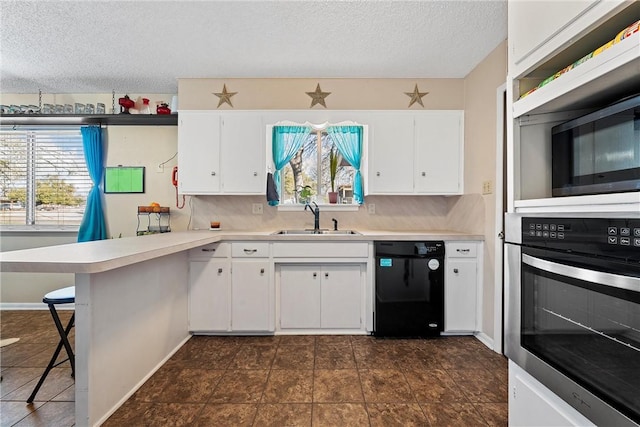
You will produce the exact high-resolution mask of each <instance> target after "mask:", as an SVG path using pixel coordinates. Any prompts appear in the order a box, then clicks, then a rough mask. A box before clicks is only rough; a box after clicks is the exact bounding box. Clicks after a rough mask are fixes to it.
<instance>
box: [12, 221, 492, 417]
mask: <svg viewBox="0 0 640 427" xmlns="http://www.w3.org/2000/svg"><path fill="white" fill-rule="evenodd" d="M359 231H360V230H359ZM272 233H273V232H272V231H258V232H249V231H245V232H239V231H227V232H224V233H220V232H216V233H212V232H210V231H185V232H171V233H164V234H157V235H150V236H140V237H129V238H122V239H111V240H103V241H97V242H86V243H76V244H69V245H61V246H53V247H43V248H36V249H27V250H19V251H12V252H3V253H0V267H1V268H2V270H3V271H6V272H30V273H74V274H75V285H76V302H75V310H76V331H75V351H76V378H75V382H76V425H78V426H93V425H99V424H101V423H102V422H104V421H105V420H106V419H107V418H108V417H109V416H110V415H111V414H112V413H113V412H114V411H115V410H116V409H117V408H118V407H119V406H120V405H121V404H122V403H124V402H125V401H126V400H127V399H128V398H129V397H130V396H131V395H132V394H133V392H135V390H136V389H138V388H139V387H140V386H141V385H142V384H143V383H144V382H145V381H146V380H147V379H148V378H149V377H150V376H151V375H152V374H153V373H154V372H155V371H156V370H157V369H158V368H159V367H160V366H162V364H163V363H164V362H165V361H166V360H168V358H169V357H171V355H172V354H173V353H175V351H177V350H178V349H179V348H180V347H181V346H182V345H183V344H184V343H185V342H186V341H187V340H188V339H189V337H190V332H189V308H188V307H189V304H188V293H189V251H190V250H191V249H194V248H199V247H203V246H206V245H210V244H213V243H216V242H218V241H244V242H251V241H263V242H266V243H267V244H268V243H269V242H281V241H307V242H309V241H318V242H319V241H329V242H335V243H336V244H339V242H343V241H349V242H368V243H372V242H373V241H375V240H413V241H415V240H445V241H467V242H470V241H481V240H482V239H483V237H482V236H479V235H470V234H466V233H460V232H455V231H435V232H409V231H407V232H397V231H395V232H391V231H389V232H386V231H375V232H365V231H360V233H361V234H357V235H331V234H328V235H314V236H308V235H293V234H289V235H274V234H272ZM479 277H481V275H479ZM25 286H28V284H25Z"/></svg>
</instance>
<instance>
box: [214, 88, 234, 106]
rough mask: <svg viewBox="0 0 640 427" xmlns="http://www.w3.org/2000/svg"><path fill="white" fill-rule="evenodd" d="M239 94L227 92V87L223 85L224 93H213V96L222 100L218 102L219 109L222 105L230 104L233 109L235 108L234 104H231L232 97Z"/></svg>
mask: <svg viewBox="0 0 640 427" xmlns="http://www.w3.org/2000/svg"><path fill="white" fill-rule="evenodd" d="M237 93H238V92H227V85H226V84H224V85H222V92H221V93H220V92H218V93H216V92H213V94H214V95H215V96H217V97H218V98H220V101H218V107H217V108H220V106H221V105H222V104H229V105H230V106H231V108H233V104H232V103H231V97H232V96H234V95H235V94H237Z"/></svg>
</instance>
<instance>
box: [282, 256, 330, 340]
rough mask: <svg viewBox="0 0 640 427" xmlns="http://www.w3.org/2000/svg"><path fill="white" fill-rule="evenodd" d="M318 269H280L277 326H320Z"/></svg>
mask: <svg viewBox="0 0 640 427" xmlns="http://www.w3.org/2000/svg"><path fill="white" fill-rule="evenodd" d="M320 280H321V272H320V266H312V265H283V266H282V267H280V327H281V328H283V329H286V328H319V327H320Z"/></svg>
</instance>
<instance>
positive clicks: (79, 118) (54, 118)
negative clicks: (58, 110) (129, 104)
mask: <svg viewBox="0 0 640 427" xmlns="http://www.w3.org/2000/svg"><path fill="white" fill-rule="evenodd" d="M0 124H2V125H8V126H15V125H28V126H32V125H105V126H177V125H178V114H91V115H74V114H2V115H0Z"/></svg>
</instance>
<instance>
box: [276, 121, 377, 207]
mask: <svg viewBox="0 0 640 427" xmlns="http://www.w3.org/2000/svg"><path fill="white" fill-rule="evenodd" d="M275 126H309V127H311V128H312V129H313V131H314V132H318V131H326V129H327V128H328V127H330V126H360V127H362V157H361V160H360V173H361V176H362V180H363V183H362V185H363V190H364V194H365V195H366V194H367V193H366V187H367V180H366V176H367V171H368V167H367V165H368V163H367V160H368V134H369V127H368V125H366V124H362V123H358V122H356V121H352V120H345V121H341V122H336V123H331V122H324V123H319V124H318V123H311V122H309V121H307V122H304V123H300V122H295V121H290V120H282V121H278V122H276V123H274V124H268V125H267V126H266V128H267V129H266V135H268V139H267V141H268V144H267V154H268V155H267V171H269V172H273V173H275V164H274V162H273V156H272V150H271V144H272V140H271V136H270V135H272V134H273V128H274V127H275ZM354 170H355V168H354ZM280 173H283V174H284V168H283V169H282V170H281V171H280ZM281 182H283V183H284V175H283V176H281ZM280 196H281V197H282V195H280ZM317 204H318V206H320V207H321V208H322V210H323V211H357V210H359V209H360V207H361V206H364V203H363V204H362V205H359V204H357V203H353V202H352V203H349V204H342V203H324V202H323V203H317ZM276 207H277V208H278V210H279V211H285V212H286V211H292V212H293V211H295V212H297V211H304V207H305V205H304V204H302V203H292V204H285V203H278V205H277V206H276Z"/></svg>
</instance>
